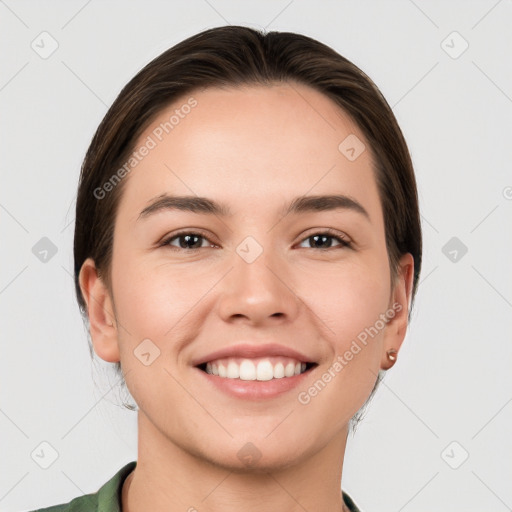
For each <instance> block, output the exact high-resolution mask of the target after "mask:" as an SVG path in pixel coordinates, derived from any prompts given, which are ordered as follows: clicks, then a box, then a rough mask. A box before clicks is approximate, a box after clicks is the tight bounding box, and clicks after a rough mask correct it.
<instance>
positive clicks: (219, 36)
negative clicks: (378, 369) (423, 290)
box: [74, 26, 422, 403]
mask: <svg viewBox="0 0 512 512" xmlns="http://www.w3.org/2000/svg"><path fill="white" fill-rule="evenodd" d="M277 82H298V83H301V84H305V85H307V86H309V87H311V88H313V89H315V90H317V91H319V92H321V93H323V94H324V95H325V96H327V97H329V98H330V99H331V100H332V101H333V102H334V103H336V104H337V105H339V107H341V109H342V110H343V111H345V112H346V113H348V114H349V116H351V118H352V119H353V120H354V121H355V122H356V123H357V125H358V126H359V128H360V129H361V131H362V133H363V134H364V136H365V137H366V139H367V140H368V142H369V144H370V149H371V151H372V153H373V156H374V162H375V176H376V180H377V184H378V188H379V193H380V200H381V203H382V209H383V215H384V222H385V234H386V245H387V250H388V255H389V263H390V268H391V274H392V276H394V275H396V271H397V262H398V260H399V258H400V256H401V255H403V254H405V253H411V254H412V256H413V257H414V280H413V292H412V295H413V297H414V294H415V292H416V288H417V284H418V278H419V274H420V268H421V249H422V239H421V224H420V215H419V208H418V198H417V190H416V181H415V177H414V171H413V166H412V162H411V158H410V155H409V151H408V149H407V145H406V143H405V140H404V137H403V135H402V132H401V130H400V127H399V126H398V123H397V121H396V119H395V116H394V114H393V112H392V110H391V108H390V107H389V105H388V103H387V102H386V100H385V98H384V97H383V96H382V94H381V93H380V91H379V90H378V88H377V87H376V86H375V84H374V83H373V82H372V81H371V79H370V78H369V77H368V76H366V75H365V74H364V73H363V72H362V71H361V70H360V69H359V68H358V67H357V66H355V65H354V64H353V63H351V62H350V61H349V60H347V59H346V58H344V57H342V56H341V55H339V54H338V53H337V52H335V51H334V50H333V49H331V48H330V47H328V46H326V45H324V44H322V43H320V42H319V41H316V40H314V39H312V38H310V37H307V36H304V35H300V34H295V33H290V32H268V33H263V32H259V31H257V30H254V29H252V28H248V27H241V26H225V27H219V28H213V29H208V30H205V31H203V32H201V33H199V34H196V35H194V36H192V37H189V38H188V39H185V40H184V41H182V42H180V43H179V44H177V45H175V46H174V47H172V48H170V49H169V50H167V51H165V52H164V53H162V54H161V55H160V56H158V57H157V58H155V59H154V60H152V61H151V62H150V63H149V64H147V65H146V66H145V67H144V68H143V69H142V70H141V71H140V72H139V73H138V74H137V75H136V76H135V77H134V78H133V79H132V80H130V82H129V83H128V84H127V85H126V86H125V87H124V88H123V89H122V91H121V92H120V94H119V95H118V97H117V98H116V100H115V101H114V103H113V104H112V106H111V107H110V109H109V110H108V112H107V114H106V115H105V117H104V118H103V120H102V122H101V124H100V125H99V127H98V129H97V131H96V134H95V135H94V137H93V139H92V142H91V144H90V146H89V149H88V150H87V153H86V156H85V159H84V162H83V165H82V170H81V175H80V183H79V186H78V194H77V203H76V224H75V238H74V262H75V268H74V272H75V290H76V296H77V299H78V304H79V306H80V311H81V313H82V315H83V317H84V320H85V321H86V322H87V314H86V304H85V301H84V298H83V296H82V293H81V290H80V285H79V273H80V269H81V267H82V264H83V263H84V261H85V260H86V259H87V258H88V257H91V258H93V259H94V261H95V264H96V268H97V270H98V274H99V275H100V277H102V278H103V279H104V281H105V283H106V285H107V286H108V289H109V290H111V289H112V288H111V281H110V265H111V259H112V245H113V233H114V223H115V218H116V211H117V206H118V204H119V199H120V197H121V194H122V191H123V185H124V182H125V181H126V180H121V181H120V182H119V184H117V186H115V187H113V188H112V190H111V191H109V193H108V194H106V195H105V197H103V198H101V199H98V198H97V194H95V191H96V190H98V189H100V188H101V187H102V186H103V185H104V184H105V183H106V182H107V181H108V180H109V179H110V178H111V177H112V175H113V173H115V171H116V170H118V169H119V168H120V167H121V166H122V165H123V163H124V162H125V161H126V158H127V156H128V155H129V153H130V152H132V151H133V146H134V144H135V142H136V141H137V139H138V137H139V136H140V135H141V133H142V132H143V131H144V130H145V128H146V127H147V126H148V124H149V123H150V122H151V121H152V119H154V117H155V116H156V115H157V114H159V112H160V111H161V110H162V109H163V108H164V107H166V106H168V105H169V104H170V103H173V102H175V101H176V100H177V99H179V98H180V97H182V96H184V95H186V94H190V93H191V92H192V91H193V90H197V89H202V88H208V87H216V86H217V87H223V86H235V87H236V86H240V85H243V84H247V85H252V84H254V85H257V84H261V85H270V84H273V83H277ZM340 142H341V141H340ZM90 348H91V347H90ZM91 355H92V349H91ZM116 369H117V370H118V371H119V370H120V363H116ZM378 382H379V379H377V383H376V385H375V387H374V390H373V391H372V394H371V395H370V397H369V399H370V398H371V396H372V395H373V392H374V391H375V389H376V387H377V384H378ZM369 399H368V400H369ZM368 400H367V402H366V403H368Z"/></svg>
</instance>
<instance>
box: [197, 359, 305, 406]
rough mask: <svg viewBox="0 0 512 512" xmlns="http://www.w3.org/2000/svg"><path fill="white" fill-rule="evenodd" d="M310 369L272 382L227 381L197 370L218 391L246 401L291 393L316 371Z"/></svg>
mask: <svg viewBox="0 0 512 512" xmlns="http://www.w3.org/2000/svg"><path fill="white" fill-rule="evenodd" d="M314 369H315V367H314V368H310V369H309V370H308V371H306V372H304V373H301V374H300V375H294V376H293V377H282V378H281V379H271V380H241V379H227V378H225V377H219V376H218V375H213V374H211V373H206V372H204V371H203V370H200V369H199V368H197V367H196V368H195V370H197V371H198V372H199V373H200V374H201V375H202V376H203V377H204V378H206V379H207V381H208V382H209V383H210V384H211V385H213V386H216V387H217V389H219V390H220V391H223V392H224V393H227V394H228V395H231V396H233V397H236V398H243V399H245V400H261V399H268V398H275V397H277V396H279V395H281V394H283V393H286V392H287V391H291V390H292V389H294V388H296V387H297V386H299V385H300V384H303V383H304V381H305V379H307V378H308V377H309V375H310V373H311V372H312V370H314Z"/></svg>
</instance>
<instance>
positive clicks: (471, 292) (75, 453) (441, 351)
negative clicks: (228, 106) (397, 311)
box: [0, 0, 512, 512]
mask: <svg viewBox="0 0 512 512" xmlns="http://www.w3.org/2000/svg"><path fill="white" fill-rule="evenodd" d="M0 19H1V27H0V43H1V47H2V49H3V51H2V54H1V75H0V109H1V111H0V119H1V121H2V122H1V125H0V130H1V133H0V141H1V153H0V158H1V173H2V176H1V180H2V186H1V188H0V215H1V224H0V230H1V232H0V238H1V240H2V242H1V247H2V260H1V261H2V264H1V265H0V309H1V312H2V315H1V331H0V332H1V343H2V345H1V357H0V365H1V366H0V390H1V403H0V432H1V436H0V443H1V445H0V449H1V470H0V471H1V473H0V509H1V510H2V511H6V512H10V511H21V510H27V509H32V508H39V507H42V506H48V505H51V504H55V503H61V502H64V501H69V500H70V499H72V498H74V497H75V496H78V495H80V494H82V493H89V492H95V491H96V490H97V489H98V488H99V486H100V485H102V484H103V483H104V482H105V481H106V480H107V479H109V478H110V477H111V476H112V475H113V474H114V473H115V472H116V471H117V470H118V469H119V468H120V467H121V466H122V465H124V464H125V463H127V462H128V461H130V460H135V459H136V457H137V444H136V440H137V437H136V435H137V433H136V413H135V412H130V411H126V410H124V409H122V408H121V407H120V406H119V404H120V403H121V399H120V397H119V387H118V386H116V383H117V380H116V379H115V377H113V373H112V370H111V368H109V366H110V364H109V363H102V362H101V361H100V360H97V361H98V362H97V363H96V364H92V363H91V359H90V356H89V352H88V348H87V340H86V335H85V331H84V328H83V325H82V322H81V319H80V316H79V312H78V307H77V305H76V302H75V298H74V291H73V281H72V277H71V276H72V268H73V260H72V239H73V227H74V224H73V221H74V207H75V190H76V185H77V179H78V174H79V167H80V164H81V161H82V159H83V156H84V153H85V150H86V148H87V146H88V144H89V142H90V139H91V137H92V135H93V133H94V131H95V129H96V127H97V125H98V123H99V122H100V120H101V119H102V117H103V115H104V114H105V112H106V110H107V107H108V106H109V105H110V104H111V103H112V101H113V100H114V99H115V97H116V96H117V94H118V93H119V91H120V89H121V88H122V86H123V85H124V84H125V83H126V82H127V81H128V80H129V79H130V78H131V77H132V76H133V75H134V74H135V73H136V72H137V71H138V70H139V69H140V68H141V67H142V66H143V65H144V64H146V63H147V62H148V61H149V60H151V59H152V58H153V57H156V56H157V55H158V54H159V53H161V52H162V51H163V50H164V49H166V48H168V47H169V46H172V45H173V44H175V43H177V42H178V41H181V40H182V39H184V38H185V37H188V36H190V35H192V34H194V33H197V32H199V31H201V30H204V29H206V28H209V27H214V26H218V25H225V24H226V23H230V24H242V25H248V26H252V27H255V28H266V29H267V30H282V31H296V32H300V33H304V34H306V35H309V36H312V37H314V38H317V39H319V40H321V41H323V42H324V43H327V44H328V45H330V46H332V47H334V48H335V49H336V50H337V51H338V52H340V53H341V54H342V55H344V56H346V57H347V58H349V59H351V60H352V61H353V62H354V63H355V64H357V65H358V66H360V67H361V68H362V69H363V70H364V71H365V72H366V73H367V74H368V75H369V76H370V77H371V78H372V79H373V80H374V81H375V82H376V83H377V85H378V86H379V87H380V89H381V90H382V92H383V94H384V95H385V97H386V98H387V100H388V102H389V103H390V105H391V106H392V107H393V111H394V112H395V115H396V116H397V118H398V121H399V123H400V125H401V127H402V129H403V131H404V134H405V137H406V139H407V141H408V144H409V147H410V150H411V153H412V157H413V161H414V164H415V169H416V172H417V177H418V186H419V192H420V201H421V211H422V218H423V228H424V242H425V252H424V266H423V274H422V278H421V284H420V286H419V292H418V296H417V301H416V304H415V309H414V313H413V317H412V324H411V326H410V330H409V332H408V335H407V339H406V340H405V343H404V345H403V348H402V350H401V352H400V355H399V360H398V362H397V364H396V365H395V366H394V368H393V369H392V370H391V371H390V372H388V374H387V376H386V378H385V380H384V382H383V383H382V384H381V387H380V389H379V391H378V392H377V395H376V396H375V398H374V400H373V401H372V403H371V404H370V407H369V409H368V412H367V414H366V417H365V419H364V420H363V423H362V424H360V426H359V428H358V430H357V431H356V435H355V436H354V437H352V436H350V437H349V441H348V447H347V454H346V459H345V463H344V473H343V488H344V490H346V491H347V492H349V494H351V495H352V497H353V498H354V500H355V501H356V503H357V504H358V505H359V506H360V507H361V509H362V510H363V511H364V512H372V511H373V512H399V511H402V510H403V511H406V512H413V511H423V510H435V511H450V512H453V511H457V510H458V511H462V510H464V511H466V512H470V511H477V510H478V511H481V510H485V511H496V512H501V511H505V510H511V507H512V486H511V485H510V483H511V482H512V435H511V428H510V427H511V424H512V422H511V420H512V403H511V402H512V385H511V384H512V371H511V368H512V365H511V363H512V343H511V339H510V327H511V312H512V311H511V308H512V286H511V285H512V269H511V265H510V255H511V252H512V251H511V249H512V243H511V242H512V230H511V222H510V221H511V217H512V173H511V170H510V162H511V157H512V150H511V146H512V144H511V143H510V136H511V134H512V116H511V114H512V99H511V98H512V68H511V64H510V62H511V60H510V55H511V48H512V45H511V41H512V31H511V30H510V27H511V23H512V3H511V2H510V0H508V1H507V0H502V1H496V0H485V1H483V0H482V1H472V2H470V1H450V2H447V1H444V2H443V1H420V0H415V1H412V0H396V1H381V2H378V1H372V2H370V1H359V2H358V1H336V2H332V1H331V2H322V3H320V2H313V1H300V0H292V1H290V0H284V1H274V2H270V1H261V0H259V1H258V2H235V1H234V0H208V1H207V0H197V1H190V2H180V3H178V2H157V1H145V2H143V1H138V2H134V1H131V2H126V1H125V2H121V1H117V2H114V1H103V2H101V1H100V0H92V1H83V0H82V1H66V2H64V1H52V2H49V1H46V2H35V1H32V2H26V1H16V2H15V1H14V0H6V1H0ZM44 31H46V32H48V34H50V35H44V34H43V35H41V33H42V32H44ZM454 31H456V32H457V34H453V32H454ZM54 41H55V42H54ZM56 44H58V48H57V49H56V50H55V51H54V52H53V53H52V54H51V55H46V54H45V52H46V53H48V52H50V51H51V50H52V45H54V46H55V45H56ZM466 44H468V45H469V46H468V48H467V49H466V50H465V51H463V50H464V48H465V46H466ZM462 51H463V52H462ZM43 57H46V58H43ZM43 237H47V238H48V239H49V240H50V241H51V243H52V244H53V245H54V246H55V248H56V249H57V252H56V254H54V255H52V252H51V250H50V252H48V253H47V255H46V261H42V259H43V260H44V257H43V254H44V253H41V252H40V251H42V250H44V249H45V248H46V249H47V248H48V247H47V246H48V241H47V240H43V241H42V242H41V241H40V240H41V239H42V238H43ZM453 237H456V239H455V240H451V239H452V238H453ZM450 240H451V241H450ZM37 244H40V245H37ZM45 244H46V245H45ZM447 244H448V245H447ZM34 246H35V249H33V248H34ZM464 247H466V248H467V253H465V254H464ZM41 443H49V444H50V445H51V447H49V446H48V445H47V444H43V445H41ZM53 450H55V452H53ZM55 456H57V458H56V459H55V460H53V459H54V458H55ZM466 456H468V458H467V459H466V460H464V459H465V457H466ZM45 465H49V467H47V469H43V467H41V466H45ZM310 512H313V511H310Z"/></svg>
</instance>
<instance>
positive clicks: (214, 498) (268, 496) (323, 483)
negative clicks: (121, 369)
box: [122, 410, 349, 512]
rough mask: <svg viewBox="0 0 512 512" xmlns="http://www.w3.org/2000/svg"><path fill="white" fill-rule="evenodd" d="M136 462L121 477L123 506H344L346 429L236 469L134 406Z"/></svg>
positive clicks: (343, 510) (286, 511)
mask: <svg viewBox="0 0 512 512" xmlns="http://www.w3.org/2000/svg"><path fill="white" fill-rule="evenodd" d="M138 430H139V432H138V438H139V443H138V458H137V466H136V468H135V469H134V471H133V472H132V473H131V474H130V475H129V476H128V478H127V479H126V480H125V483H124V486H123V491H122V510H123V512H143V511H145V510H153V511H155V512H163V511H165V512H178V511H179V512H183V511H187V512H198V511H201V512H210V511H217V510H222V511H223V512H235V511H236V512H238V511H240V510H244V511H247V512H256V511H260V510H261V509H262V507H264V508H265V509H268V510H280V511H281V512H298V511H301V512H303V511H304V510H318V511H334V510H337V511H340V512H349V510H348V508H347V507H346V505H345V503H344V502H343V498H342V493H341V488H340V486H341V477H342V469H343V459H344V455H345V446H346V439H347V429H345V430H344V431H343V432H342V434H341V435H340V436H337V437H335V438H333V439H332V440H331V441H330V442H329V443H328V444H327V445H325V447H324V448H323V449H322V450H321V451H320V452H317V453H315V454H313V455H306V456H305V457H304V458H303V459H302V460H300V461H294V463H293V465H291V464H290V465H289V466H288V467H284V468H283V467H281V468H278V469H275V468H262V469H259V470H258V471H257V472H256V471H255V470H249V469H245V470H241V469H240V468H239V467H236V465H235V464H234V465H233V467H227V466H224V467H223V466H219V465H217V464H216V463H215V461H210V460H208V459H207V457H206V455H204V456H201V454H196V453H191V452H190V450H186V449H184V448H182V447H180V446H177V445H176V444H174V443H173V442H172V441H171V440H170V439H169V438H167V437H166V436H164V435H163V434H162V432H161V431H159V430H158V429H157V428H156V427H155V426H154V425H153V424H152V423H151V421H150V420H149V419H148V418H147V417H146V416H145V415H144V413H142V412H141V411H140V410H139V412H138Z"/></svg>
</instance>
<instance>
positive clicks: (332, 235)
mask: <svg viewBox="0 0 512 512" xmlns="http://www.w3.org/2000/svg"><path fill="white" fill-rule="evenodd" d="M185 235H194V236H197V237H200V238H202V239H204V240H208V241H209V242H210V243H212V242H211V241H210V240H209V238H208V237H207V236H205V234H204V233H201V232H196V231H181V232H179V233H175V234H173V235H172V236H170V237H168V238H166V239H165V240H163V241H162V242H161V243H160V245H159V247H165V246H167V247H169V248H170V249H171V250H173V251H187V252H192V251H198V250H199V249H207V248H208V247H196V248H192V249H186V248H182V247H175V246H173V245H171V244H170V243H171V242H172V241H173V240H175V239H178V238H180V237H182V236H185ZM316 235H324V236H327V237H328V238H333V239H335V240H337V241H338V242H340V245H338V246H335V247H327V248H326V249H322V248H320V249H318V248H316V247H303V249H318V250H319V251H329V250H332V249H336V248H338V249H344V248H346V249H351V248H353V246H352V242H350V241H348V240H346V239H345V238H343V237H341V236H340V235H339V234H336V233H335V232H334V231H333V230H331V229H326V230H324V231H318V232H315V233H312V234H311V235H308V236H307V237H305V238H303V239H302V240H301V241H300V242H299V243H303V242H304V241H306V240H308V239H309V238H312V237H314V236H316ZM212 245H213V244H212Z"/></svg>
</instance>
